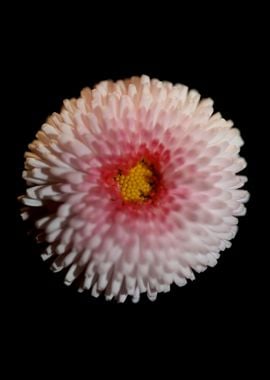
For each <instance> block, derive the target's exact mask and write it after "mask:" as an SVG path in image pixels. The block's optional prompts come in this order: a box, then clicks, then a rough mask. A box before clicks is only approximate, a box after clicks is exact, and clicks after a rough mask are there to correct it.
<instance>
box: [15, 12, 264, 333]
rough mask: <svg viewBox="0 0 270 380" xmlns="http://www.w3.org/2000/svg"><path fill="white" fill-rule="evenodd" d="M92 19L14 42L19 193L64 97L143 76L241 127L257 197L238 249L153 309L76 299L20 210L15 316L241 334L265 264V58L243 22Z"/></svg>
mask: <svg viewBox="0 0 270 380" xmlns="http://www.w3.org/2000/svg"><path fill="white" fill-rule="evenodd" d="M74 17H75V18H76V16H74ZM91 17H93V16H91ZM91 17H90V20H87V17H86V19H85V20H84V19H83V20H82V21H81V22H80V23H79V26H78V27H77V26H76V28H75V27H73V26H71V24H70V22H71V19H69V22H68V21H66V22H65V23H64V24H65V25H64V26H63V27H62V24H61V25H60V26H58V27H56V25H57V22H56V21H55V20H52V19H51V18H50V19H47V20H46V24H44V23H42V22H41V18H33V19H32V20H31V24H30V27H29V26H28V27H29V28H28V30H27V31H25V32H24V33H23V35H22V37H21V38H20V39H19V40H18V41H17V42H18V45H17V48H16V49H15V60H16V59H18V62H19V63H18V65H17V70H16V75H17V78H16V86H17V88H18V89H19V92H20V96H19V99H20V101H19V104H18V105H17V107H18V109H20V120H19V121H18V122H16V123H15V125H14V128H15V129H13V131H14V137H13V141H14V142H15V153H14V158H15V175H16V182H15V195H16V196H18V195H20V194H22V193H23V192H24V189H25V185H24V182H23V180H22V179H21V172H22V169H23V161H24V159H23V154H24V152H25V150H26V149H27V144H28V143H30V142H31V141H32V140H33V139H34V136H35V133H36V132H37V131H38V129H39V128H40V126H41V125H42V123H43V122H45V120H46V118H47V116H48V115H49V114H51V113H52V112H54V111H56V112H58V111H59V110H60V107H61V104H62V101H63V100H64V99H65V98H71V97H78V96H79V93H80V90H81V89H82V88H83V87H85V86H90V87H92V86H93V85H95V84H96V83H98V82H99V81H101V80H105V79H119V78H127V77H130V76H133V75H141V74H147V75H149V76H150V77H156V78H159V79H161V80H168V81H171V82H173V83H183V84H185V85H187V86H188V87H190V88H195V89H197V90H198V91H199V92H200V93H201V95H202V97H208V96H210V97H211V98H212V99H214V101H215V110H216V111H219V112H221V113H222V115H223V117H225V118H228V119H232V120H233V121H234V123H235V126H236V127H237V128H239V129H240V131H241V135H242V137H243V139H244V141H245V145H244V147H243V148H242V150H241V155H242V156H243V157H245V158H246V160H247V161H248V168H247V169H246V170H245V172H244V173H243V174H245V175H247V176H248V178H249V181H248V184H247V185H246V188H247V189H248V190H249V191H250V193H251V199H250V201H249V203H248V205H247V208H248V212H247V215H246V216H245V217H241V218H240V222H239V227H240V228H239V232H238V234H237V236H236V238H235V239H234V241H233V245H232V248H230V249H229V250H226V251H225V252H224V253H223V254H222V255H221V258H220V260H219V262H218V265H217V266H216V267H214V268H209V269H208V270H207V271H206V272H204V273H202V274H197V275H196V280H195V281H193V282H189V283H188V284H187V285H186V286H185V287H183V288H178V287H176V286H172V290H171V292H170V293H167V294H160V295H158V298H157V300H156V301H155V302H154V303H151V302H150V301H148V300H147V298H146V296H145V295H143V296H142V299H141V301H140V303H139V304H136V305H133V304H132V303H131V301H130V300H129V299H128V300H127V301H126V303H125V304H123V305H122V304H121V305H118V304H116V303H115V302H105V301H104V300H103V298H102V297H100V298H98V299H95V298H92V297H91V295H90V294H89V293H83V294H78V293H77V291H76V289H74V288H73V287H69V288H68V287H66V286H65V285H63V284H62V281H63V275H62V274H53V273H52V272H50V271H49V268H48V266H47V264H46V263H44V262H42V261H41V259H40V258H39V256H38V254H37V249H36V245H35V243H33V241H32V238H31V237H28V236H27V234H26V228H25V226H24V224H23V222H22V221H21V220H20V217H19V212H18V209H19V205H18V204H17V202H16V204H15V209H16V211H15V217H16V225H15V237H14V245H15V247H14V253H13V257H12V265H13V268H14V272H13V273H14V274H13V276H14V281H13V283H14V284H15V286H14V290H12V292H13V293H12V294H13V297H12V302H13V304H14V305H13V306H14V308H15V312H16V313H19V314H20V316H21V317H22V318H24V319H25V320H30V321H33V322H34V321H35V322H38V323H39V322H40V323H41V324H44V325H45V326H46V324H47V323H52V324H55V326H58V325H59V324H61V323H62V322H61V323H60V321H63V318H64V319H65V320H66V321H68V322H70V323H72V322H71V320H73V321H74V320H76V321H77V322H76V325H77V324H78V325H80V323H82V324H84V323H87V322H85V321H92V322H93V321H95V322H96V323H97V326H100V325H99V322H100V321H104V322H105V324H104V325H103V327H102V328H103V329H104V328H105V329H108V330H109V329H110V328H113V326H115V325H114V323H117V325H118V326H119V324H121V323H123V325H125V324H127V323H132V322H131V321H134V323H136V324H137V323H139V324H141V325H146V326H150V327H152V329H156V328H157V327H155V326H156V325H158V324H159V325H160V326H163V325H167V326H168V329H169V328H170V326H173V327H171V328H172V329H173V328H177V326H178V324H179V325H181V324H182V326H183V324H184V326H186V327H187V330H188V331H190V332H193V333H194V332H196V331H198V336H199V335H200V334H202V331H206V332H207V331H209V330H216V329H217V331H220V329H221V330H222V331H224V329H227V328H228V326H231V327H234V328H235V329H236V330H238V331H241V332H242V333H244V332H245V329H246V327H245V325H244V324H243V321H245V323H248V322H247V321H250V323H251V314H253V313H254V310H257V313H258V314H259V313H260V307H261V306H260V299H259V295H260V294H261V293H260V290H258V282H257V279H256V277H257V274H258V272H259V271H260V268H261V262H260V261H259V260H257V259H256V258H255V257H258V255H260V251H261V249H262V247H261V246H260V244H261V242H260V239H259V233H258V230H259V228H260V227H259V225H258V219H259V214H258V203H257V199H258V195H257V188H256V187H257V185H256V183H257V179H258V176H259V164H258V159H259V156H260V150H259V148H258V143H259V137H258V135H256V131H257V129H258V128H259V126H258V125H256V123H257V118H256V117H255V114H254V107H255V108H256V106H255V104H256V101H257V100H256V96H255V94H256V93H257V91H259V89H258V83H260V80H261V79H260V70H258V68H257V67H255V66H254V64H253V61H252V57H254V55H256V57H257V58H258V59H260V56H259V48H258V46H257V44H256V43H255V42H254V41H253V40H252V39H253V37H251V36H252V30H251V29H249V25H248V24H249V22H248V21H249V20H247V21H246V24H243V21H241V22H242V23H241V24H240V26H239V25H238V21H239V20H238V16H237V15H234V13H230V15H229V19H227V20H226V22H223V21H222V20H221V19H217V20H216V22H215V23H214V22H213V20H211V23H210V24H209V22H208V21H206V20H201V23H199V24H198V23H197V20H196V21H194V20H193V21H192V22H190V23H189V25H185V24H184V25H182V21H183V20H184V19H185V17H184V16H183V15H182V16H181V17H180V19H178V20H174V19H172V21H171V22H170V20H169V22H168V24H169V26H167V27H165V26H164V25H163V18H160V19H158V20H157V22H156V25H155V22H152V23H151V24H150V25H148V24H147V22H145V24H144V28H143V29H141V19H140V18H139V19H138V20H137V22H136V28H137V29H136V30H135V29H134V28H135V27H134V26H133V25H134V24H131V25H129V18H127V19H126V20H125V21H123V19H122V18H121V21H120V22H118V21H117V22H116V20H115V19H111V20H110V24H108V25H107V27H106V29H103V25H104V23H105V21H102V22H100V30H99V29H98V28H97V27H94V26H93V27H88V25H89V22H90V23H91ZM98 17H101V16H100V15H99V16H98V15H97V16H95V17H94V18H95V21H96V19H98ZM149 17H150V16H149ZM164 17H165V18H166V16H164ZM142 19H144V17H142ZM144 21H145V20H144ZM146 21H147V20H146ZM167 21H168V20H167ZM87 22H88V23H87ZM106 22H107V20H106ZM228 23H229V25H228ZM45 25H46V27H45ZM116 25H117V27H116ZM206 26H208V28H206ZM229 26H230V27H229ZM74 28H75V29H76V31H75V32H74ZM164 28H166V32H164ZM224 28H225V29H226V32H225V33H224V34H223V33H221V29H224ZM43 29H45V31H44V30H43ZM130 31H132V33H131V32H130ZM102 33H103V35H102ZM77 318H78V319H79V320H80V322H78V319H77ZM68 322H67V323H68ZM203 326H204V327H203ZM150 330H151V328H150ZM184 330H185V329H184ZM127 331H130V330H129V329H128V330H127ZM130 333H131V332H130ZM218 334H220V332H219V333H218ZM249 334H251V332H250V331H249Z"/></svg>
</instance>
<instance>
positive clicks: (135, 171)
mask: <svg viewBox="0 0 270 380" xmlns="http://www.w3.org/2000/svg"><path fill="white" fill-rule="evenodd" d="M156 180H157V178H156V175H155V172H154V170H153V167H152V166H151V165H149V164H148V163H147V162H145V160H144V159H142V160H140V161H138V163H137V164H136V165H135V166H133V167H132V168H131V169H130V170H129V172H128V173H127V174H126V175H125V174H122V173H121V172H120V173H119V174H118V175H117V176H116V181H117V182H118V185H119V190H120V193H121V196H122V198H123V199H124V200H125V201H132V202H144V201H146V200H147V199H149V198H150V197H151V193H152V192H153V190H154V186H155V183H156Z"/></svg>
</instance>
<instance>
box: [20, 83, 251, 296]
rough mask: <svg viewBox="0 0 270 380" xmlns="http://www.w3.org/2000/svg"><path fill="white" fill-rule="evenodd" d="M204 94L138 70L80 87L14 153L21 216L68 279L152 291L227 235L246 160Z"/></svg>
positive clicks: (180, 278)
mask: <svg viewBox="0 0 270 380" xmlns="http://www.w3.org/2000/svg"><path fill="white" fill-rule="evenodd" d="M212 106H213V101H212V100H211V99H203V100H200V95H199V94H198V92H196V91H194V90H191V91H189V90H188V88H187V87H186V86H183V85H180V84H177V85H173V84H172V83H169V82H161V81H159V80H157V79H152V80H151V79H149V78H148V77H147V76H142V77H140V78H139V77H133V78H131V79H128V80H124V81H122V80H121V81H118V82H116V83H114V82H112V81H104V82H101V83H99V84H98V85H97V86H96V87H95V88H94V89H93V90H91V89H89V88H86V89H84V90H83V91H82V92H81V97H80V98H79V99H71V100H65V101H64V106H63V109H62V111H61V112H60V114H57V113H54V114H53V115H52V116H50V117H49V118H48V120H47V122H46V123H45V124H44V125H43V126H42V128H41V131H39V132H38V133H37V135H36V140H34V141H33V142H32V144H30V145H29V150H30V151H29V152H27V153H26V155H25V156H26V162H25V171H24V173H23V177H24V178H25V180H26V181H27V185H28V186H29V187H28V189H27V194H26V195H25V196H23V197H22V202H23V203H24V205H25V206H26V207H25V209H24V210H23V213H22V216H23V218H25V219H27V218H28V217H30V220H33V219H34V220H35V225H36V227H37V229H38V230H39V234H38V240H39V241H41V242H43V243H46V244H45V245H44V246H45V248H44V252H43V254H42V258H43V259H47V258H51V261H52V269H53V270H54V271H59V270H62V269H66V277H65V283H66V284H67V285H69V284H71V283H72V282H73V281H74V280H75V279H76V281H75V283H76V284H77V286H78V289H79V290H80V291H83V290H89V289H91V293H92V295H93V296H98V295H100V294H101V293H103V292H104V294H105V297H106V299H108V300H110V299H112V298H114V297H115V298H116V299H117V300H118V301H120V302H124V301H125V299H126V298H127V296H128V295H130V296H132V300H133V302H137V301H138V300H139V298H140V294H141V293H144V292H147V295H148V297H149V299H151V300H154V299H155V298H156V296H157V293H159V292H167V291H169V290H170V286H171V284H173V283H176V284H177V285H178V286H182V285H184V284H186V281H187V279H191V280H193V279H194V271H195V272H201V271H203V270H205V269H206V268H207V266H214V265H215V264H216V263H217V259H218V257H219V255H220V251H223V250H224V249H225V248H228V247H230V245H231V243H230V240H231V239H232V238H233V237H234V236H235V234H236V232H237V222H238V219H237V216H240V215H244V214H245V207H244V205H243V203H244V202H246V201H247V199H248V193H247V191H245V190H239V188H241V187H242V186H243V184H244V183H245V181H246V177H244V176H239V175H237V174H236V173H238V172H239V171H241V170H242V169H243V168H244V167H245V166H246V163H245V160H244V159H243V158H240V157H239V150H240V146H241V145H242V144H243V141H242V139H241V137H240V134H239V131H238V129H236V128H232V125H233V123H232V122H231V121H226V120H224V119H223V118H222V117H221V115H220V114H219V113H216V114H213V107H212ZM212 114H213V115H212Z"/></svg>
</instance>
